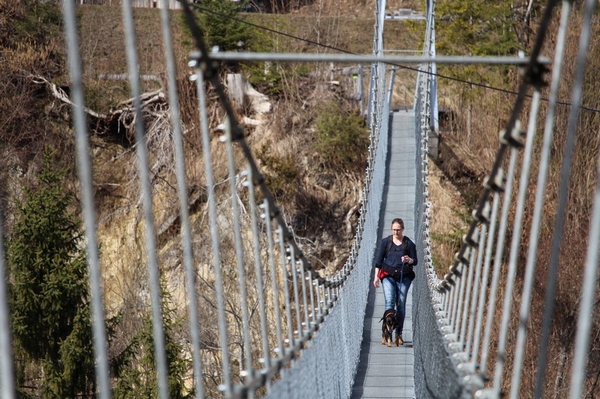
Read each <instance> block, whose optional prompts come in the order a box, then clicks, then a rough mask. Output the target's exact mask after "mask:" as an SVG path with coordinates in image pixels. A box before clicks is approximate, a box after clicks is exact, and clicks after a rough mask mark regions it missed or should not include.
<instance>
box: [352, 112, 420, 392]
mask: <svg viewBox="0 0 600 399" xmlns="http://www.w3.org/2000/svg"><path fill="white" fill-rule="evenodd" d="M390 126H391V129H390V130H391V132H390V134H391V136H390V143H389V147H388V156H387V175H386V185H385V189H384V193H383V203H382V208H381V209H382V210H381V217H380V222H379V232H380V235H379V236H380V237H382V236H387V235H389V234H391V231H390V225H391V222H392V219H394V218H396V217H399V218H402V219H403V220H404V224H405V232H404V233H405V235H407V236H408V237H410V238H411V239H413V237H414V229H415V216H414V213H415V211H414V205H415V191H416V171H415V160H416V153H417V145H418V144H417V142H416V138H415V113H414V111H413V110H400V111H396V112H394V113H392V116H391V120H390ZM417 267H418V266H417ZM367 283H368V284H369V285H370V289H369V300H368V303H367V308H366V314H365V321H364V327H363V340H362V343H361V351H360V362H359V365H358V370H357V373H356V376H355V379H354V387H353V389H352V398H353V399H355V398H414V397H415V388H414V387H415V384H414V351H413V345H412V344H413V329H412V287H411V289H410V291H409V296H408V301H407V304H406V319H405V322H404V331H403V333H402V337H403V338H404V340H405V343H404V345H402V346H400V347H395V346H392V347H391V348H388V347H387V346H384V345H381V323H380V322H379V320H380V319H381V316H382V315H383V312H384V311H385V309H384V300H383V291H382V290H381V288H379V289H377V290H375V288H374V287H373V285H372V280H370V281H368V282H365V284H367Z"/></svg>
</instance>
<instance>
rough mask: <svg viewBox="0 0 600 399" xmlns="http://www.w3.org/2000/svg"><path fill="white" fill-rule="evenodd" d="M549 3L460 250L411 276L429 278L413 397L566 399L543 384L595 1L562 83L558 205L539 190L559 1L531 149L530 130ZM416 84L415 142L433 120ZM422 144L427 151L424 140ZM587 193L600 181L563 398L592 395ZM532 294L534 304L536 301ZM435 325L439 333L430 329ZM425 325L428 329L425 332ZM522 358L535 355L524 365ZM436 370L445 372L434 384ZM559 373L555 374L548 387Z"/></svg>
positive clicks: (594, 275)
mask: <svg viewBox="0 0 600 399" xmlns="http://www.w3.org/2000/svg"><path fill="white" fill-rule="evenodd" d="M555 4H556V2H554V1H549V2H548V4H547V6H546V8H545V9H544V16H543V18H542V21H541V24H540V28H539V31H538V34H537V37H536V41H535V44H534V47H533V49H532V51H531V61H530V63H529V64H528V65H527V66H526V67H525V68H524V70H523V79H522V83H521V86H520V90H519V93H518V96H517V98H516V101H515V104H514V107H513V110H512V114H511V117H510V119H509V121H508V123H507V125H506V128H505V129H504V130H503V131H502V132H501V136H500V137H501V146H500V148H499V149H498V152H497V156H496V159H495V163H494V165H493V168H492V171H491V173H490V175H489V176H488V177H487V179H486V180H485V186H484V190H483V193H482V194H481V197H480V200H479V202H478V204H477V208H476V209H475V210H474V211H473V220H472V222H471V224H470V227H469V229H468V233H467V234H466V235H465V236H464V237H463V244H462V246H461V248H460V250H459V252H458V253H457V254H456V256H455V262H454V264H453V265H451V267H450V270H449V272H448V274H447V275H446V276H445V277H444V278H443V279H442V280H439V279H438V278H437V276H436V274H435V273H432V272H431V271H428V270H423V271H421V273H426V274H427V275H428V277H429V278H428V279H427V281H428V284H429V286H428V287H427V286H426V284H425V283H424V282H423V281H419V279H417V288H416V289H415V295H416V296H417V299H416V301H415V302H416V303H417V304H418V305H417V306H416V307H415V313H416V315H415V316H414V318H415V320H417V321H416V323H417V326H416V328H415V331H416V333H415V337H416V338H415V347H416V346H417V345H418V346H419V347H420V348H419V349H417V350H416V351H415V352H416V354H415V367H417V369H418V368H421V372H422V373H423V374H424V375H425V376H426V377H425V378H423V379H419V381H415V383H416V385H417V392H419V393H420V395H422V397H473V396H475V397H478V398H499V397H501V396H503V395H509V396H510V397H511V398H517V397H522V396H523V395H527V396H528V397H529V396H530V395H532V397H536V398H541V397H548V395H553V396H554V397H566V392H563V393H560V392H559V391H557V389H558V388H557V385H556V382H555V384H554V391H552V384H551V383H550V382H549V381H548V380H547V379H548V373H547V371H548V365H549V359H548V352H549V348H548V345H549V335H550V331H551V326H552V324H553V323H556V320H557V319H556V317H558V316H557V314H556V312H554V307H555V302H556V300H557V298H556V297H555V296H556V286H557V280H558V276H559V268H560V266H559V265H560V263H561V262H560V261H559V253H560V250H561V243H562V240H563V231H564V228H565V221H566V217H567V216H566V214H567V212H566V206H567V201H568V195H569V189H570V188H569V187H570V183H571V179H572V176H571V168H572V163H573V151H574V141H575V136H576V134H577V120H578V116H579V110H580V107H581V98H582V97H581V96H582V85H583V83H584V69H585V62H586V54H587V48H588V44H589V40H590V29H591V28H590V26H591V21H592V18H593V14H594V7H595V2H594V1H588V2H586V3H585V8H584V9H583V10H582V15H583V19H582V24H581V34H580V39H579V53H578V56H577V59H576V66H575V73H574V78H573V82H572V84H571V88H572V95H571V105H572V106H571V110H570V114H569V123H568V132H567V135H566V144H565V150H564V153H563V155H562V167H561V172H560V173H561V174H560V179H559V181H560V186H559V187H558V195H557V197H558V198H557V199H556V198H554V197H553V196H550V195H547V190H548V185H549V179H548V173H549V169H550V163H551V158H552V156H553V155H552V151H553V149H552V147H553V135H554V130H555V117H556V112H555V110H556V105H557V102H558V90H559V84H560V83H564V76H563V74H561V72H562V70H561V69H562V65H563V55H564V52H565V40H566V34H567V33H566V32H567V31H568V21H569V17H570V11H571V6H572V5H571V3H570V2H568V1H564V2H562V10H561V18H560V25H559V31H558V34H557V39H556V42H555V50H554V55H555V57H554V63H553V66H552V76H551V82H550V97H549V100H548V105H547V107H546V108H545V125H544V129H543V130H544V134H543V139H542V143H541V145H540V142H539V141H540V137H539V135H538V134H537V132H538V130H539V129H538V128H537V122H538V119H540V108H541V90H542V88H543V86H544V77H545V75H544V74H545V72H546V69H545V68H544V67H543V66H542V65H541V64H540V62H539V60H540V58H539V56H540V54H541V49H542V47H543V44H544V40H545V38H546V37H547V34H548V32H547V31H548V29H549V26H550V21H551V18H552V15H553V12H554V7H555ZM430 73H431V72H430V70H426V71H423V73H421V74H420V76H419V79H421V80H423V81H426V80H427V79H428V76H430ZM420 87H421V90H420V91H419V93H418V96H417V108H418V109H419V110H420V112H421V114H422V115H423V117H422V118H421V120H420V126H418V127H417V129H418V132H421V135H422V140H423V142H425V143H426V141H427V136H428V129H429V127H430V126H431V125H432V123H431V121H430V120H428V118H427V115H428V110H427V107H428V104H427V101H426V99H427V96H428V95H429V93H428V92H427V87H428V85H427V84H426V83H421V84H420ZM530 89H533V94H532V95H531V100H530V106H529V108H528V109H527V110H526V112H524V111H525V106H524V104H525V99H526V97H528V91H529V90H530ZM523 114H525V115H528V118H529V121H528V122H527V123H526V126H523V127H522V124H521V122H520V120H519V118H520V117H522V115H523ZM524 125H525V124H524ZM424 147H425V148H427V147H426V145H425V146H424ZM423 163H424V165H425V167H424V168H423V171H426V170H427V168H426V164H427V159H426V157H424V159H423ZM532 165H536V168H535V169H537V170H538V176H537V179H535V180H534V179H533V177H531V176H530V175H531V172H532V170H534V169H533V167H532ZM425 177H426V173H425ZM423 184H424V188H423V189H422V190H418V191H417V192H418V193H419V192H423V193H424V194H423V196H424V198H423V199H424V203H425V204H426V205H425V212H424V213H423V216H422V220H423V223H424V226H423V232H422V233H421V232H419V234H423V238H422V242H424V246H425V252H426V253H425V257H426V258H427V255H428V251H429V249H428V248H427V245H426V244H427V242H428V237H429V235H428V231H427V229H428V221H427V204H428V202H427V201H428V198H427V179H426V178H425V179H424V183H423ZM534 193H535V195H534ZM598 193H600V185H599V184H598V181H596V195H595V200H594V206H593V211H592V214H591V216H590V218H589V220H590V224H589V230H588V231H587V234H588V236H587V238H583V239H584V240H585V242H587V243H588V244H587V258H586V261H585V266H584V267H585V272H584V275H585V277H584V280H583V281H579V282H576V283H574V287H581V291H580V292H578V295H579V296H580V301H581V304H580V306H579V310H578V312H577V314H578V315H577V319H578V323H577V332H576V334H573V335H576V338H575V339H576V343H575V350H574V355H573V357H572V364H571V365H570V366H568V367H565V366H564V365H563V366H562V367H564V368H563V369H562V370H563V371H562V372H565V373H569V374H570V386H569V394H568V397H570V398H579V397H582V396H584V395H587V394H588V393H590V392H592V391H594V390H596V391H597V388H594V386H595V385H594V383H593V381H591V382H590V379H589V378H588V379H586V377H585V375H586V373H585V370H586V367H589V365H590V363H589V361H590V360H589V359H590V358H589V356H588V355H589V352H588V351H589V350H590V349H591V348H590V339H591V333H592V331H597V325H596V327H594V325H595V323H596V320H597V318H596V317H595V316H594V315H595V314H596V313H597V312H596V311H595V310H594V305H593V303H594V298H596V301H597V295H598V294H597V292H595V289H594V287H596V289H597V281H598V248H597V246H596V245H595V243H596V242H598V230H599V227H598V226H600V218H599V216H598V214H599V212H598V208H599V207H600V204H599V203H598ZM547 209H555V210H556V217H555V220H554V227H553V229H552V233H553V236H552V245H551V248H552V251H551V256H550V260H549V264H548V267H547V270H546V271H545V274H546V275H547V281H546V282H544V283H540V282H539V281H537V282H536V278H535V275H536V266H537V267H538V268H539V265H537V263H538V258H537V251H538V250H539V240H540V238H541V237H540V235H541V231H542V220H543V219H542V217H543V213H544V211H545V210H547ZM525 219H527V220H529V222H530V223H529V224H528V226H530V230H529V232H528V234H529V236H528V238H526V233H527V232H526V231H524V226H525V223H524V220H525ZM563 250H564V249H563ZM525 253H526V255H525ZM520 266H523V267H520ZM519 275H520V276H519ZM422 277H424V276H422ZM423 280H424V279H423ZM539 284H543V286H544V288H545V298H544V300H543V309H544V311H543V318H542V329H541V330H542V331H541V333H540V336H539V337H535V341H533V342H535V344H533V345H534V348H535V351H536V352H537V359H535V358H536V357H535V356H533V355H529V356H530V357H529V359H530V360H529V361H530V362H531V361H535V362H536V363H535V364H536V367H535V370H536V373H535V374H536V376H535V378H533V379H532V378H530V379H529V381H528V386H524V385H523V376H524V369H525V365H524V363H525V353H526V349H527V347H528V345H532V344H531V342H532V340H531V338H528V336H527V331H528V328H529V329H530V328H531V327H530V325H529V324H530V323H531V317H532V314H531V312H532V301H533V299H534V297H535V295H536V294H535V293H536V292H539V291H540V290H539V289H538V287H539ZM517 290H518V291H517ZM538 295H539V294H538ZM540 299H541V298H539V297H538V298H537V300H538V301H539V300H540ZM425 302H427V303H431V304H432V305H433V306H432V307H429V306H427V305H425V304H424V303H425ZM515 303H517V304H519V307H520V309H519V310H518V311H517V310H516V309H514V308H515V307H516V306H515ZM596 303H597V302H596ZM432 312H433V313H432ZM434 322H435V324H437V327H439V329H438V328H434ZM427 330H429V331H431V330H436V331H434V332H432V333H431V334H427V333H426V331H427ZM438 331H439V333H438ZM528 341H529V343H528ZM566 346H568V345H566ZM442 348H443V349H442ZM441 352H442V353H446V354H447V359H450V360H451V364H450V365H449V364H448V362H446V363H445V364H444V361H445V360H444V359H445V358H446V357H445V356H439V353H441ZM434 353H437V354H434ZM532 357H533V358H534V359H535V360H531V359H532ZM509 362H510V363H509ZM440 368H443V369H444V370H445V371H444V373H441V372H440ZM567 370H568V371H567ZM450 371H451V372H450ZM559 373H560V371H559ZM415 375H417V372H415ZM439 375H448V377H447V378H436V377H437V376H439ZM562 378H563V377H562V376H557V377H556V381H559V380H561V379H562ZM592 379H593V378H592ZM532 380H533V382H532ZM419 384H420V385H421V386H420V387H419ZM590 390H591V391H590ZM420 397H421V396H420Z"/></svg>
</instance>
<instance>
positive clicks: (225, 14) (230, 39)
mask: <svg viewBox="0 0 600 399" xmlns="http://www.w3.org/2000/svg"><path fill="white" fill-rule="evenodd" d="M197 4H198V5H199V9H200V11H202V14H201V17H200V28H201V29H202V30H203V33H204V37H205V39H206V41H207V44H208V45H209V46H211V47H212V46H218V47H219V49H220V50H221V51H235V50H238V49H240V48H246V49H248V48H250V47H251V43H250V42H251V41H252V31H251V29H250V26H249V25H247V24H245V23H244V22H242V16H241V15H240V6H239V4H238V3H236V2H233V1H222V0H202V1H199V2H198V3H197Z"/></svg>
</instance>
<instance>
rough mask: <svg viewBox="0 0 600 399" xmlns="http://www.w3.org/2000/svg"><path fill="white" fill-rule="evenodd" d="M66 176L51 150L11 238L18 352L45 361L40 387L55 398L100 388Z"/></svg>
mask: <svg viewBox="0 0 600 399" xmlns="http://www.w3.org/2000/svg"><path fill="white" fill-rule="evenodd" d="M63 177H64V171H56V170H53V169H52V167H51V155H50V154H49V152H46V153H45V156H44V166H43V169H42V171H41V172H40V173H39V175H38V183H37V186H36V187H29V188H26V189H25V193H24V201H23V203H20V204H18V212H17V217H16V221H15V226H14V230H13V233H12V235H11V237H10V238H9V240H8V264H9V270H10V280H11V294H10V299H11V313H12V328H13V336H14V339H15V345H16V350H15V353H16V356H22V357H23V358H22V359H21V360H22V361H23V364H28V363H30V362H31V361H33V362H34V363H36V364H38V365H39V366H40V367H41V369H39V370H38V371H37V374H38V376H39V378H41V392H36V393H35V394H36V396H37V395H39V394H41V395H42V396H43V397H47V398H65V397H75V396H80V397H81V396H83V397H86V396H91V394H92V393H93V391H94V354H93V348H92V334H91V322H90V305H89V298H88V280H87V266H86V256H85V251H84V250H83V249H82V240H83V236H82V232H81V228H80V221H79V220H78V219H77V218H76V217H75V215H74V214H73V212H72V211H71V210H70V207H71V205H72V202H73V194H72V193H71V192H70V191H68V190H65V187H64V186H63V183H62V178H63ZM29 370H30V372H31V367H30V368H29ZM38 376H36V377H38Z"/></svg>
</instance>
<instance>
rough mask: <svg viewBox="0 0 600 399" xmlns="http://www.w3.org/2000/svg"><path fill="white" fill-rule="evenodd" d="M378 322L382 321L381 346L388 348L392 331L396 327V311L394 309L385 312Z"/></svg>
mask: <svg viewBox="0 0 600 399" xmlns="http://www.w3.org/2000/svg"><path fill="white" fill-rule="evenodd" d="M379 321H383V325H382V326H381V345H385V344H387V346H388V347H391V346H392V339H393V335H394V330H395V329H396V327H398V319H396V311H395V310H394V309H388V310H386V311H385V312H384V313H383V317H382V318H381V320H379ZM396 346H397V344H396Z"/></svg>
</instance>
